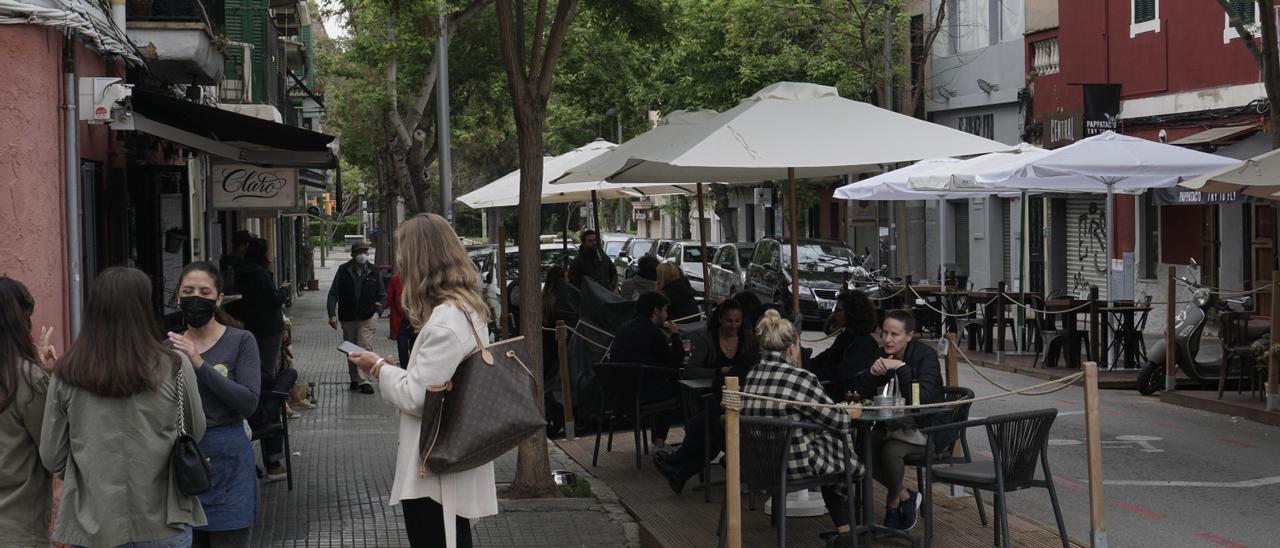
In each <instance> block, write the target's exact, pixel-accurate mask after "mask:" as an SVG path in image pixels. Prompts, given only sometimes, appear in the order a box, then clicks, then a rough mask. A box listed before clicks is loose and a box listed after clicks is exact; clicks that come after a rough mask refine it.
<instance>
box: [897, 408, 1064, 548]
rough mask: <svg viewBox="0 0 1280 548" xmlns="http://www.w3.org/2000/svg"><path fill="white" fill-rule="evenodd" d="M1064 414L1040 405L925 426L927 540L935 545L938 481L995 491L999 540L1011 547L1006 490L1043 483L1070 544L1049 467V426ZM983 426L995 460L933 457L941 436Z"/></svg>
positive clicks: (1016, 489)
mask: <svg viewBox="0 0 1280 548" xmlns="http://www.w3.org/2000/svg"><path fill="white" fill-rule="evenodd" d="M1057 416H1058V410H1057V409H1040V410H1036V411H1024V412H1021V413H1010V414H1007V415H997V416H994V417H987V418H985V419H980V420H971V421H965V422H960V423H955V424H946V425H940V426H931V427H929V428H923V429H921V430H920V432H921V433H923V434H925V436H926V438H925V459H926V463H925V481H926V484H925V486H924V488H922V489H921V492H923V493H924V497H925V500H924V505H925V508H926V509H927V510H926V511H925V514H924V516H925V522H924V523H925V533H924V535H925V542H924V545H925V546H926V547H927V546H930V543H932V542H933V509H932V503H933V496H932V494H933V490H932V488H931V484H932V483H933V482H941V483H948V484H951V485H959V486H962V487H968V488H970V489H974V490H975V491H976V490H983V491H991V492H993V493H994V494H995V501H996V505H995V512H994V515H995V519H996V522H995V526H994V527H993V529H994V530H995V544H996V546H1003V547H1004V548H1008V547H1009V546H1010V544H1011V541H1010V540H1009V516H1008V512H1009V506H1008V504H1007V503H1006V501H1005V493H1007V492H1009V491H1018V490H1021V489H1026V488H1029V487H1043V488H1045V489H1047V490H1048V491H1049V501H1050V502H1051V503H1052V504H1053V517H1054V519H1056V520H1057V525H1058V536H1059V537H1060V538H1061V540H1062V548H1070V541H1068V539H1067V527H1066V524H1065V523H1064V522H1063V520H1062V507H1061V506H1060V505H1059V504H1058V493H1057V491H1056V490H1055V489H1054V485H1053V472H1051V471H1050V470H1049V430H1050V429H1051V428H1052V427H1053V421H1054V419H1055V418H1057ZM975 426H982V427H985V428H986V429H987V438H988V439H989V441H990V444H991V455H992V460H991V461H976V462H969V463H959V464H941V465H934V464H933V458H932V455H933V453H934V450H933V443H934V441H935V440H936V439H938V437H939V435H941V434H943V433H947V432H951V431H953V430H963V429H967V428H970V427H975ZM1037 461H1039V464H1040V469H1041V472H1042V473H1043V474H1044V479H1036V477H1035V474H1036V462H1037Z"/></svg>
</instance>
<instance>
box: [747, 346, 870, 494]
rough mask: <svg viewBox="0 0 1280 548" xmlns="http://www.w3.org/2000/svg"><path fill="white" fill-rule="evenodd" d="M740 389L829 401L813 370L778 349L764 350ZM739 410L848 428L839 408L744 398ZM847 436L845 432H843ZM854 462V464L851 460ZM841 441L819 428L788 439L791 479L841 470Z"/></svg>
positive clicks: (778, 395) (842, 454) (789, 473)
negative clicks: (797, 365)
mask: <svg viewBox="0 0 1280 548" xmlns="http://www.w3.org/2000/svg"><path fill="white" fill-rule="evenodd" d="M742 391H743V392H746V393H750V394H759V395H762V396H770V397H774V398H779V399H785V400H792V401H807V402H816V403H827V404H829V403H832V401H831V398H828V397H827V394H826V392H825V391H823V389H822V384H821V383H819V381H818V377H817V376H816V375H814V374H813V373H812V372H810V371H807V370H805V369H801V368H799V367H796V366H794V365H791V364H790V363H789V362H788V361H787V358H786V356H784V355H783V354H782V353H781V352H764V353H763V354H762V355H761V356H760V363H759V364H758V365H756V366H755V368H754V369H752V370H751V372H750V373H747V378H746V381H745V383H744V384H743V387H742ZM742 413H743V414H744V415H750V416H756V417H771V418H779V419H787V420H793V421H806V422H812V423H817V424H820V425H823V426H828V427H831V428H836V429H839V430H840V431H841V432H850V431H851V425H850V421H849V415H848V414H847V413H846V412H845V411H843V410H840V409H829V408H820V407H805V406H795V405H787V404H782V403H777V402H771V401H764V400H758V399H753V398H744V401H743V408H742ZM845 438H846V439H848V434H846V435H845ZM851 465H854V466H856V464H853V463H851ZM844 466H845V463H844V442H843V441H842V440H841V438H840V437H838V436H837V435H835V434H833V433H831V432H826V431H819V430H803V431H801V432H799V433H798V434H797V435H796V436H795V437H793V438H792V439H791V456H790V459H789V460H788V462H787V473H788V477H789V478H790V479H801V478H805V477H811V476H821V475H826V474H836V473H840V472H843V471H844Z"/></svg>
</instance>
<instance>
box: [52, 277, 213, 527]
mask: <svg viewBox="0 0 1280 548" xmlns="http://www.w3.org/2000/svg"><path fill="white" fill-rule="evenodd" d="M158 330H159V326H158V325H157V321H156V317H155V313H154V308H152V304H151V279H150V278H148V277H147V275H146V274H144V273H142V271H140V270H136V269H133V268H109V269H107V270H105V271H103V272H102V274H100V275H99V276H98V278H97V279H96V280H95V281H94V286H93V290H92V291H90V292H89V299H88V302H86V303H85V308H84V323H83V327H82V328H81V331H80V336H79V337H77V338H76V340H75V342H74V343H72V345H71V348H70V349H68V350H67V355H66V356H64V357H63V358H62V359H61V360H60V361H59V362H58V365H57V367H55V368H54V370H53V378H52V379H51V380H50V381H49V394H48V397H47V398H46V401H45V408H44V428H43V430H42V432H41V435H40V460H41V461H43V462H44V466H45V468H46V469H48V470H50V471H52V472H53V473H55V474H58V475H60V476H62V481H63V484H62V503H61V506H60V508H61V511H60V512H58V517H57V519H56V522H55V524H54V529H53V540H55V541H57V542H62V543H66V544H71V545H82V546H119V545H121V544H129V543H144V542H164V543H167V544H164V545H165V546H181V545H187V544H189V543H190V542H191V540H190V539H191V527H192V526H198V525H204V524H205V516H204V510H203V508H202V507H201V506H200V501H199V500H198V499H197V498H196V497H193V496H187V495H183V494H181V493H180V492H179V491H178V486H177V485H176V484H175V481H174V477H173V473H172V471H171V468H170V464H169V455H170V453H172V451H173V444H174V442H175V441H176V440H177V438H178V413H179V405H181V412H182V413H183V415H184V419H185V422H186V428H187V433H188V434H189V435H191V436H192V437H193V438H195V439H197V440H199V439H201V438H202V437H203V436H204V411H202V410H201V401H200V392H199V391H198V389H197V388H196V382H197V381H196V372H195V369H193V368H192V364H191V362H190V360H188V359H187V357H186V356H184V355H181V354H179V353H177V352H174V351H173V350H171V349H167V348H165V347H164V346H163V345H161V344H160V343H159V342H157V341H156V340H155V338H154V334H155V333H156V332H157V331H158ZM178 375H182V378H183V383H184V384H185V388H186V390H185V392H183V393H179V391H178V377H177V376H178ZM72 432H75V439H74V440H73V439H72Z"/></svg>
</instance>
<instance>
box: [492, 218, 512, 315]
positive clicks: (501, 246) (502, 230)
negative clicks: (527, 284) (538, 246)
mask: <svg viewBox="0 0 1280 548" xmlns="http://www.w3.org/2000/svg"><path fill="white" fill-rule="evenodd" d="M493 271H494V272H495V273H497V275H498V300H499V301H501V303H500V304H499V305H498V338H500V339H506V338H507V335H508V334H509V333H510V331H508V330H507V327H508V326H507V315H508V314H510V313H511V311H510V310H508V309H507V304H508V303H507V299H508V298H509V295H508V294H507V230H506V227H505V226H503V224H502V220H501V219H499V220H498V264H495V265H493Z"/></svg>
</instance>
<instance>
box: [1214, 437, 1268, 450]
mask: <svg viewBox="0 0 1280 548" xmlns="http://www.w3.org/2000/svg"><path fill="white" fill-rule="evenodd" d="M1218 441H1220V442H1222V443H1229V444H1231V445H1235V446H1238V447H1248V448H1250V449H1257V448H1258V446H1256V445H1254V444H1252V443H1249V442H1247V441H1240V440H1233V439H1231V438H1218Z"/></svg>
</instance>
